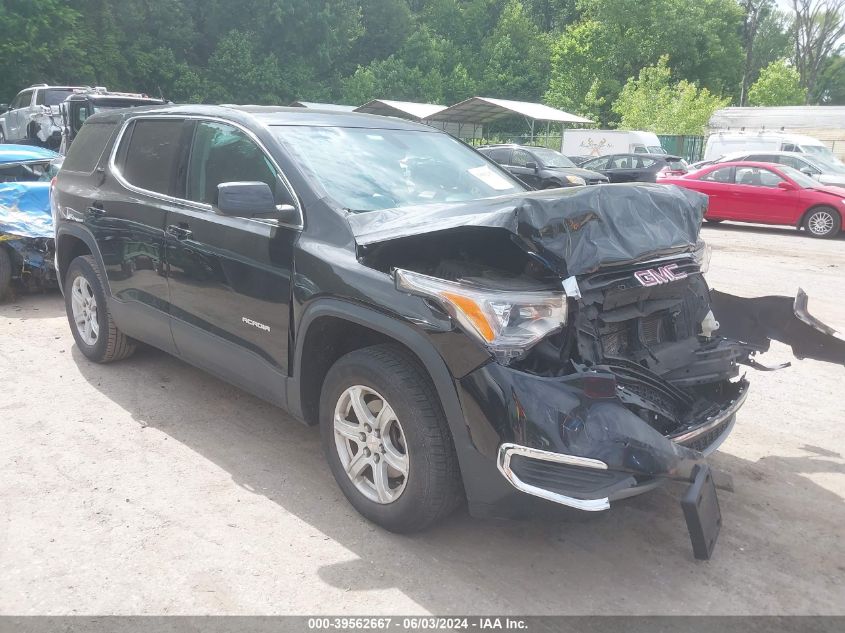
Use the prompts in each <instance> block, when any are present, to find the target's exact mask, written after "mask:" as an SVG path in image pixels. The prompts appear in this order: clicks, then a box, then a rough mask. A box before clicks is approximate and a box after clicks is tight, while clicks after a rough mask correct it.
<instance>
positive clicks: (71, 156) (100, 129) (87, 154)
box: [62, 123, 114, 173]
mask: <svg viewBox="0 0 845 633" xmlns="http://www.w3.org/2000/svg"><path fill="white" fill-rule="evenodd" d="M113 131H114V125H113V124H111V123H89V124H88V125H83V126H82V129H81V130H80V131H79V135H78V136H77V137H76V138H75V139H74V141H73V143H71V146H70V149H69V150H68V154H67V158H65V162H64V164H63V165H62V169H67V170H69V171H81V172H85V173H90V172H92V171H94V167H96V166H97V163H98V162H99V160H100V156H102V154H103V150H104V149H105V147H106V144H107V143H108V141H109V138H111V135H112V132H113Z"/></svg>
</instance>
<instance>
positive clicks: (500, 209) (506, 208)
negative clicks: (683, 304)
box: [347, 183, 707, 276]
mask: <svg viewBox="0 0 845 633" xmlns="http://www.w3.org/2000/svg"><path fill="white" fill-rule="evenodd" d="M706 209H707V196H705V195H703V194H700V193H697V192H695V191H691V190H688V189H683V188H680V187H675V186H667V185H657V184H650V183H638V184H622V185H603V186H600V187H573V188H571V189H555V190H549V191H534V192H525V193H519V194H514V195H510V196H502V197H498V198H490V199H486V200H473V201H470V202H453V203H438V204H429V205H421V206H416V207H404V208H401V209H386V210H382V211H370V212H366V213H357V214H355V213H350V214H349V215H348V216H347V219H348V221H349V224H350V226H351V228H352V232H353V234H354V235H355V240H356V242H357V243H358V244H359V245H360V246H367V245H370V244H376V243H379V242H386V241H390V240H395V239H399V238H403V237H409V236H412V235H420V234H424V233H432V234H434V233H437V232H439V231H447V230H450V229H455V228H459V227H489V228H497V229H504V230H507V231H509V232H510V233H512V234H513V235H514V236H515V238H516V239H515V241H516V242H517V244H519V245H520V246H521V247H523V248H524V249H525V250H527V251H530V252H533V253H536V254H537V255H539V256H540V257H541V258H543V259H544V260H545V261H546V263H547V264H548V265H549V266H550V267H551V268H552V269H553V270H555V271H556V272H558V273H559V274H561V275H567V276H568V275H581V274H586V273H590V272H594V271H596V270H598V269H599V268H602V267H605V266H613V265H617V264H622V263H627V262H635V261H641V260H644V259H649V258H652V257H656V256H660V255H665V254H671V253H678V252H684V251H693V250H695V248H696V244H697V242H698V233H699V230H700V228H701V221H702V219H703V217H704V212H705V211H706Z"/></svg>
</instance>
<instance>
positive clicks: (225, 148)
mask: <svg viewBox="0 0 845 633" xmlns="http://www.w3.org/2000/svg"><path fill="white" fill-rule="evenodd" d="M255 181H258V182H266V183H267V184H268V185H269V186H270V189H272V190H274V191H275V189H276V184H277V177H276V171H275V169H274V168H273V166H272V165H271V163H270V161H269V159H268V158H267V157H266V156H265V155H264V152H262V151H261V149H260V148H259V147H258V145H256V144H255V143H254V142H253V141H252V139H250V138H249V137H248V136H247V135H246V134H244V133H243V132H242V131H241V130H239V129H238V128H236V127H233V126H231V125H226V124H225V123H198V124H197V129H196V132H195V133H194V141H193V144H192V146H191V158H190V161H189V166H188V182H187V191H186V195H185V197H186V198H187V199H188V200H193V201H195V202H203V203H206V204H213V205H216V204H217V185H219V184H220V183H223V182H255Z"/></svg>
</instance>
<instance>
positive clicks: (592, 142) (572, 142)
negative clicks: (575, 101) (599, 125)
mask: <svg viewBox="0 0 845 633" xmlns="http://www.w3.org/2000/svg"><path fill="white" fill-rule="evenodd" d="M560 151H561V153H562V154H565V155H566V156H589V157H593V156H605V155H606V154H634V153H636V154H665V153H666V150H665V149H663V147H661V145H660V139H658V138H657V134H655V133H654V132H641V131H637V130H564V132H563V141H562V142H561V147H560Z"/></svg>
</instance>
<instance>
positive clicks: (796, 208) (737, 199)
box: [661, 162, 845, 237]
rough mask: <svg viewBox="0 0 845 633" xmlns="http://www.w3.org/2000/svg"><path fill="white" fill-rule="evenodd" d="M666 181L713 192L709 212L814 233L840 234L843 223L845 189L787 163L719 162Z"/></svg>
mask: <svg viewBox="0 0 845 633" xmlns="http://www.w3.org/2000/svg"><path fill="white" fill-rule="evenodd" d="M661 182H662V183H664V184H675V185H678V186H680V187H685V188H687V189H692V190H694V191H699V192H701V193H704V194H707V195H708V196H709V198H710V204H709V206H708V209H707V215H706V216H705V218H706V219H707V220H709V221H711V222H721V221H722V220H733V221H738V222H756V223H760V224H785V225H790V226H794V227H796V228H799V229H800V228H802V227H803V228H804V229H805V230H806V231H807V233H808V234H809V235H811V236H813V237H834V236H835V235H837V234H838V233H839V231H840V230H841V228H842V219H843V214H845V189H843V188H840V187H830V186H825V185H822V184H821V183H819V182H818V181H817V180H814V179H813V178H810V177H809V176H807V175H806V174H802V173H801V172H800V171H798V170H797V169H793V168H792V167H789V166H787V165H775V164H772V163H757V162H732V163H716V164H714V165H710V166H709V167H705V168H704V169H701V170H699V171H696V172H693V173H690V174H688V175H686V176H683V177H680V178H666V179H664V180H662V181H661Z"/></svg>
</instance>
